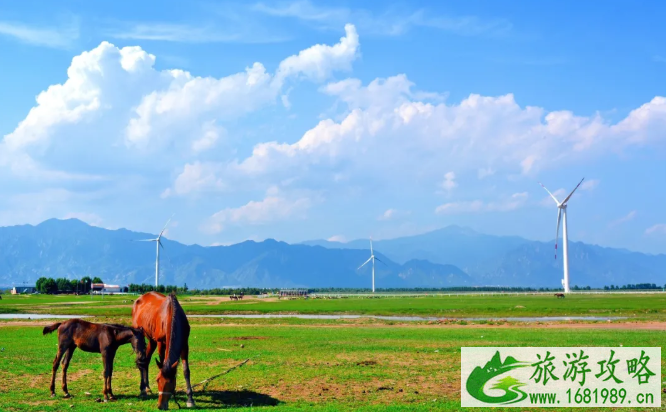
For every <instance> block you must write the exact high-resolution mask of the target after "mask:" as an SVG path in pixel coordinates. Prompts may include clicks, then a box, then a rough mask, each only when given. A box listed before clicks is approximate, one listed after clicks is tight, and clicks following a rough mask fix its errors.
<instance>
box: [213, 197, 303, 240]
mask: <svg viewBox="0 0 666 412" xmlns="http://www.w3.org/2000/svg"><path fill="white" fill-rule="evenodd" d="M310 205H311V201H310V199H308V198H296V199H287V198H285V197H282V196H280V195H270V194H267V196H266V197H265V198H264V199H263V200H260V201H250V202H248V203H247V204H245V205H243V206H240V207H237V208H226V209H223V210H220V211H219V212H217V213H215V214H214V215H212V216H211V217H210V219H209V220H208V223H207V224H206V226H205V227H203V228H202V229H203V230H204V231H205V232H209V233H220V232H221V231H223V230H224V228H225V226H227V225H244V224H246V225H262V224H266V223H270V222H274V221H282V220H287V219H290V218H303V217H304V216H303V215H304V213H305V212H306V211H307V210H308V209H309V208H310Z"/></svg>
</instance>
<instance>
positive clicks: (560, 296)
mask: <svg viewBox="0 0 666 412" xmlns="http://www.w3.org/2000/svg"><path fill="white" fill-rule="evenodd" d="M555 296H556V297H557V298H558V299H559V298H564V293H556V294H555Z"/></svg>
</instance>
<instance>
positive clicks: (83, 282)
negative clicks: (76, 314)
mask: <svg viewBox="0 0 666 412" xmlns="http://www.w3.org/2000/svg"><path fill="white" fill-rule="evenodd" d="M93 283H104V282H103V281H102V279H100V278H99V277H94V278H91V277H90V276H84V277H82V278H81V279H72V280H70V279H66V278H58V279H53V278H47V277H41V278H39V279H37V282H36V283H35V288H36V289H37V291H38V292H39V293H58V292H64V293H68V292H70V293H71V292H78V293H88V292H90V288H91V287H92V286H91V285H92V284H93Z"/></svg>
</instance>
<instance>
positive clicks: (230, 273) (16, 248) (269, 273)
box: [0, 219, 666, 288]
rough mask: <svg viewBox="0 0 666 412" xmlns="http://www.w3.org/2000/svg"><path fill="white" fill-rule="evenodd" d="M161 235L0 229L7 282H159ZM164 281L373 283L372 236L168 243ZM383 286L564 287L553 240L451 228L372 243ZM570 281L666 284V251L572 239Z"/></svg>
mask: <svg viewBox="0 0 666 412" xmlns="http://www.w3.org/2000/svg"><path fill="white" fill-rule="evenodd" d="M154 237H155V235H152V234H147V233H139V232H133V231H130V230H126V229H119V230H107V229H103V228H99V227H94V226H89V225H87V224H86V223H84V222H81V221H79V220H76V219H68V220H57V219H51V220H47V221H45V222H42V223H41V224H39V225H36V226H31V225H22V226H11V227H1V228H0V285H4V286H10V285H12V284H21V283H22V282H24V281H26V282H29V283H33V282H34V281H35V280H36V279H37V278H38V277H40V276H48V277H53V278H57V277H66V278H69V279H73V278H79V277H82V276H99V277H101V278H102V279H103V280H104V281H105V282H107V283H119V284H128V283H153V282H154V278H155V244H154V243H153V242H134V241H133V240H138V239H149V238H154ZM163 244H164V247H165V249H164V250H163V251H162V252H161V260H160V262H161V265H160V268H161V270H160V272H161V276H160V282H161V283H163V284H175V285H179V286H180V285H183V284H184V283H187V285H188V286H189V287H191V288H192V287H198V288H211V287H224V286H253V287H367V288H369V287H370V285H371V275H370V274H371V269H370V265H369V264H368V265H366V266H365V267H364V268H363V269H361V270H357V268H358V266H359V265H360V264H361V263H363V262H364V261H365V260H366V259H367V258H368V257H369V255H370V251H369V242H368V241H367V240H355V241H352V242H349V243H339V242H328V241H309V242H304V243H303V244H287V243H285V242H280V241H276V240H273V239H267V240H265V241H263V242H254V241H245V242H241V243H238V244H234V245H230V246H211V247H204V246H199V245H184V244H181V243H178V242H175V241H171V240H168V239H163ZM374 247H375V253H376V255H377V256H378V257H379V258H380V259H382V260H383V261H384V262H385V263H379V262H377V265H376V287H382V288H391V287H402V288H405V287H449V286H484V285H501V286H531V287H541V286H548V287H558V286H559V285H560V279H561V277H562V260H561V256H558V259H557V260H555V259H554V256H553V254H554V248H553V243H544V242H536V241H530V240H527V239H523V238H520V237H501V236H491V235H484V234H480V233H477V232H474V231H473V230H471V229H468V228H461V227H458V226H449V227H447V228H444V229H440V230H436V231H432V232H429V233H425V234H422V235H416V236H409V237H404V238H397V239H390V240H381V241H376V242H374ZM570 272H571V285H572V286H573V285H580V286H587V285H589V286H595V287H597V286H604V285H609V284H615V285H623V284H628V283H656V284H660V285H663V284H664V283H666V255H647V254H643V253H638V252H630V251H627V250H622V249H612V248H604V247H600V246H595V245H587V244H584V243H580V242H570Z"/></svg>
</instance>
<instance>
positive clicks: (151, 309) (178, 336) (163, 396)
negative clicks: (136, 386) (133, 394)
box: [132, 292, 195, 410]
mask: <svg viewBox="0 0 666 412" xmlns="http://www.w3.org/2000/svg"><path fill="white" fill-rule="evenodd" d="M132 325H133V326H134V327H137V328H138V327H143V329H144V333H145V334H146V337H147V338H148V348H147V350H146V361H145V363H144V364H142V367H141V368H140V369H141V386H140V389H141V395H143V396H145V395H146V394H147V392H151V393H152V391H151V390H150V386H149V384H148V382H149V379H148V366H149V365H150V358H151V356H152V355H153V352H155V349H158V355H159V359H155V363H156V364H157V366H158V368H159V371H158V372H157V389H158V390H159V396H158V399H157V407H158V409H160V410H167V409H169V399H170V398H171V396H173V395H174V394H175V393H176V372H177V367H178V363H179V362H180V361H182V364H183V376H184V377H185V385H186V393H187V407H189V408H191V407H194V406H195V405H194V399H193V398H192V385H191V384H190V364H189V342H188V339H189V336H190V324H189V322H188V321H187V316H185V312H184V311H183V308H182V307H181V306H180V303H178V299H176V295H175V293H173V292H171V294H169V295H168V296H164V295H163V294H161V293H157V292H148V293H146V294H145V295H142V296H141V297H140V298H138V299H137V300H136V301H135V302H134V305H133V306H132Z"/></svg>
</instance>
